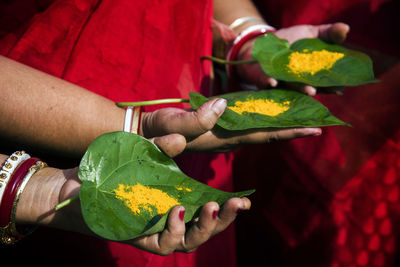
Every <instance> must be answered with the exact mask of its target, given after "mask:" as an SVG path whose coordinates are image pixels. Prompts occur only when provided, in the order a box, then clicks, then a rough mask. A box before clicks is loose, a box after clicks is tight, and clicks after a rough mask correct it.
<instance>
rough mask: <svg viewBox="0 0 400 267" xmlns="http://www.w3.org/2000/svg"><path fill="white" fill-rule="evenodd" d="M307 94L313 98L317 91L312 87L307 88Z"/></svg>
mask: <svg viewBox="0 0 400 267" xmlns="http://www.w3.org/2000/svg"><path fill="white" fill-rule="evenodd" d="M307 91H308V94H309V95H311V96H313V95H316V94H317V89H315V88H314V87H308V88H307Z"/></svg>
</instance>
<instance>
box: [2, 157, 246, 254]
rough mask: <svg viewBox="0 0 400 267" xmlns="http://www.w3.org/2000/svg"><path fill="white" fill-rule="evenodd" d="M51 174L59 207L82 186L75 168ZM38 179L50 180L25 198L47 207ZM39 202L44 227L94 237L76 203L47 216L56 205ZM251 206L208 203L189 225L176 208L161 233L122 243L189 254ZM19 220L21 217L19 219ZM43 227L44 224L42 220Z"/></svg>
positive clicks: (231, 202)
mask: <svg viewBox="0 0 400 267" xmlns="http://www.w3.org/2000/svg"><path fill="white" fill-rule="evenodd" d="M0 156H1V155H0ZM0 161H1V160H0ZM47 169H49V168H47ZM53 170H54V171H55V172H57V173H58V175H55V177H58V178H59V179H58V182H57V184H59V186H57V188H60V185H62V186H61V189H60V191H59V192H60V193H59V198H58V199H59V200H56V201H55V200H53V201H50V202H55V203H57V204H58V203H59V202H62V201H64V200H66V199H68V198H71V197H74V196H76V195H77V194H78V193H79V189H80V186H81V182H80V181H79V179H78V175H77V172H78V168H74V169H69V170H56V169H53ZM65 176H66V177H65ZM39 179H41V180H45V181H46V183H48V180H49V179H47V177H46V176H43V177H40V178H38V179H37V180H35V181H36V186H35V183H31V184H30V186H29V187H28V195H29V192H30V193H31V194H32V196H36V197H35V198H38V199H40V201H41V202H43V203H49V201H48V199H49V198H50V197H49V196H48V189H46V188H48V187H46V186H43V184H44V181H40V180H39ZM46 179H47V180H46ZM38 186H41V187H38ZM43 188H44V189H43ZM46 190H47V191H46ZM46 193H47V195H46ZM55 195H56V194H52V196H55ZM25 199H29V200H31V199H32V198H31V197H25V198H24V199H23V200H25ZM40 201H39V203H35V205H37V204H39V206H40V207H43V210H44V211H46V212H44V214H52V216H47V217H46V221H49V222H50V223H49V222H47V223H46V224H47V225H53V226H55V227H57V228H61V229H65V230H71V231H77V232H81V233H85V234H89V235H95V234H94V233H93V232H92V231H91V230H89V228H88V227H87V226H86V224H85V223H84V221H83V218H82V214H81V206H80V203H79V201H76V202H73V203H71V204H70V205H68V206H67V207H65V208H63V209H61V210H59V211H57V212H56V213H55V214H54V212H48V210H53V207H54V205H55V204H54V203H53V204H51V205H48V204H46V205H41V202H40ZM22 204H23V205H24V206H26V209H29V208H30V207H31V206H32V204H31V203H28V204H25V201H23V202H22ZM250 206H251V203H250V200H249V199H248V198H246V197H243V198H231V199H229V200H228V201H226V202H225V204H224V205H223V206H222V207H221V208H220V207H219V205H218V204H217V203H216V202H208V203H206V204H205V205H204V206H203V207H202V209H201V212H200V215H199V217H198V218H196V219H194V220H193V221H192V222H191V223H188V224H185V222H184V221H183V217H184V215H185V209H184V207H183V206H176V207H174V208H173V209H172V210H171V212H170V214H169V215H168V221H167V224H166V227H165V229H164V231H162V232H160V233H155V234H152V235H147V236H142V237H138V238H135V239H132V240H127V241H124V243H127V244H130V245H133V246H135V247H137V248H140V249H143V250H146V251H149V252H152V253H155V254H159V255H168V254H171V253H172V252H174V251H181V252H191V251H194V250H195V249H196V248H197V247H199V246H200V245H201V244H203V243H204V242H206V241H207V240H208V239H210V238H211V237H212V236H214V235H216V234H218V233H220V232H222V231H223V230H225V229H226V228H227V227H228V226H229V225H230V224H231V223H232V222H233V221H234V220H235V218H236V216H237V214H238V212H240V211H242V210H248V209H250ZM31 210H32V209H31ZM27 213H28V212H27ZM31 213H32V212H31V211H30V212H29V214H31ZM17 215H19V214H17ZM54 216H55V217H54ZM19 217H22V216H21V215H19ZM25 217H26V215H25ZM37 217H39V218H43V212H38V214H37V215H36V216H33V219H32V218H31V219H30V220H27V219H25V220H24V222H31V221H34V222H35V221H36V220H37V219H35V218H37ZM42 223H44V221H43V220H42Z"/></svg>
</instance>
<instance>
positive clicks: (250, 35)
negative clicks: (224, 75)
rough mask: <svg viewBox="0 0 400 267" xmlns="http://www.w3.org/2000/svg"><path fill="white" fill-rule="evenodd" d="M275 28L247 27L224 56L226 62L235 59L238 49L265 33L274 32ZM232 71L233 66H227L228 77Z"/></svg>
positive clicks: (263, 26) (267, 26) (266, 26)
mask: <svg viewBox="0 0 400 267" xmlns="http://www.w3.org/2000/svg"><path fill="white" fill-rule="evenodd" d="M274 31H275V28H274V27H272V26H269V25H264V24H262V25H252V26H250V27H248V28H247V29H245V30H244V31H242V32H241V33H240V34H239V35H238V36H237V37H236V38H235V40H234V41H233V44H232V46H231V48H230V49H229V51H228V54H227V56H226V59H227V61H233V60H235V59H236V57H237V55H238V54H239V51H240V49H241V48H242V47H243V45H244V44H245V43H246V42H248V41H250V40H252V39H254V38H256V37H259V36H262V35H265V34H267V33H270V32H274ZM232 69H233V66H232V65H227V72H228V75H231V74H232Z"/></svg>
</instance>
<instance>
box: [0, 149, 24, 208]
mask: <svg viewBox="0 0 400 267" xmlns="http://www.w3.org/2000/svg"><path fill="white" fill-rule="evenodd" d="M29 158H30V156H29V155H28V154H26V153H25V151H16V152H14V153H12V154H11V156H9V157H8V158H7V159H6V161H4V163H3V166H2V168H1V170H0V205H1V201H2V199H3V195H4V191H5V189H6V186H7V184H8V182H9V180H10V177H11V174H12V173H13V172H14V171H15V169H16V168H17V167H18V165H20V164H21V162H24V161H25V160H27V159H29Z"/></svg>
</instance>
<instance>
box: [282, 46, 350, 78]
mask: <svg viewBox="0 0 400 267" xmlns="http://www.w3.org/2000/svg"><path fill="white" fill-rule="evenodd" d="M342 57H344V54H343V53H338V52H330V51H327V50H325V49H323V50H321V51H313V52H311V53H308V50H307V49H304V50H303V51H302V52H293V53H291V54H290V56H289V64H288V67H289V69H290V70H291V71H292V72H294V73H296V74H299V73H304V72H307V73H310V74H311V75H314V74H315V73H317V72H318V71H321V70H324V69H325V70H329V69H330V68H332V66H333V64H335V62H336V61H338V60H339V59H341V58H342Z"/></svg>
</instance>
